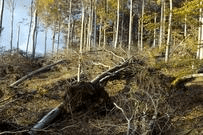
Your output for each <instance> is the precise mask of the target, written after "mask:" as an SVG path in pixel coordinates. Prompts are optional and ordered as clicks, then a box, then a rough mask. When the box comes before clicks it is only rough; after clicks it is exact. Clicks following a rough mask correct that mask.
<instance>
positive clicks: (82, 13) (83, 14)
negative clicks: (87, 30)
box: [80, 2, 84, 53]
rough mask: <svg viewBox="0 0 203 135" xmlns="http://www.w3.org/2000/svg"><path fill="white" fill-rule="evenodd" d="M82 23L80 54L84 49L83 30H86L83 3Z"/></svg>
mask: <svg viewBox="0 0 203 135" xmlns="http://www.w3.org/2000/svg"><path fill="white" fill-rule="evenodd" d="M81 19H82V23H81V30H80V53H82V48H83V29H84V5H83V2H82V18H81Z"/></svg>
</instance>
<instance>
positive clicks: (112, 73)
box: [29, 57, 135, 135]
mask: <svg viewBox="0 0 203 135" xmlns="http://www.w3.org/2000/svg"><path fill="white" fill-rule="evenodd" d="M134 60H135V59H134V57H131V58H129V59H128V60H126V61H125V62H124V63H122V64H120V65H116V66H115V67H113V68H111V69H109V70H107V71H105V72H103V73H101V74H100V75H98V76H97V77H96V78H94V79H93V80H92V81H91V82H79V83H78V84H76V85H73V86H71V87H69V88H68V90H66V93H65V96H64V102H63V103H62V104H60V105H59V106H57V107H56V108H54V109H52V110H51V111H50V112H49V113H48V114H47V115H45V116H44V117H43V118H42V119H41V120H40V121H39V122H38V123H37V124H36V125H34V126H33V127H32V128H31V130H30V132H29V134H31V135H34V134H36V133H37V130H40V129H42V128H44V127H45V126H47V125H48V124H49V123H51V122H52V121H53V120H54V119H55V118H56V117H57V116H58V115H59V114H60V113H61V112H62V111H63V110H66V112H67V113H72V112H74V111H78V110H79V109H81V108H83V109H82V110H99V109H101V110H102V109H104V108H103V107H104V106H106V105H107V104H108V106H109V109H110V108H111V107H112V105H113V103H112V102H111V101H110V98H109V96H108V94H107V93H106V91H105V90H104V87H103V86H104V84H106V83H107V81H108V80H109V79H112V78H113V79H119V78H118V76H120V75H121V72H123V70H124V67H127V66H128V65H129V64H132V63H133V62H134ZM89 99H92V100H89ZM81 101H82V102H81ZM92 103H93V104H92ZM101 110H100V111H101ZM103 111H106V110H103Z"/></svg>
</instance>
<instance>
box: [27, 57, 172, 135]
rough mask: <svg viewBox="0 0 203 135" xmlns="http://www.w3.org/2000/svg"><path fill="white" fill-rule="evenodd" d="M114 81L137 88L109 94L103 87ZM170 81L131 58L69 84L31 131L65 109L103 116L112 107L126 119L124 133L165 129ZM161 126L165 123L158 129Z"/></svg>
mask: <svg viewBox="0 0 203 135" xmlns="http://www.w3.org/2000/svg"><path fill="white" fill-rule="evenodd" d="M114 80H126V86H129V85H134V86H133V87H137V88H136V89H137V90H134V92H132V91H131V92H130V90H128V93H130V94H124V93H125V92H126V91H125V92H124V91H123V92H122V91H121V92H120V94H117V95H115V96H113V97H110V96H109V95H108V93H107V92H106V91H105V89H104V87H105V86H106V85H107V83H108V82H109V81H114ZM173 80H174V78H172V77H167V76H165V75H163V74H162V73H161V72H160V71H159V70H157V69H154V68H151V67H148V66H147V64H146V63H145V61H144V60H141V59H139V58H135V57H131V58H129V59H127V60H126V61H124V62H123V63H121V64H119V65H116V66H115V67H113V68H111V69H109V70H107V71H105V72H103V73H101V74H100V75H98V76H97V77H96V78H94V79H93V80H92V81H90V82H79V83H76V84H73V85H71V86H69V87H68V88H67V89H66V93H65V95H64V101H63V103H61V104H60V105H59V106H58V107H56V108H54V109H53V110H51V111H50V112H49V113H48V114H47V115H45V116H44V117H43V118H42V119H41V120H40V121H39V122H38V123H37V124H36V125H34V126H33V128H32V129H31V130H30V134H36V133H37V131H38V130H40V129H43V128H44V127H46V126H48V125H49V124H50V123H51V122H53V121H54V119H55V118H56V117H58V116H59V115H60V114H62V113H64V112H65V113H66V114H70V115H72V117H74V114H75V113H77V112H82V113H89V114H95V113H96V114H97V115H104V114H107V113H108V112H110V110H112V109H113V108H114V109H115V107H116V108H117V110H121V111H122V113H123V115H124V118H125V119H126V120H127V122H128V128H127V133H133V132H139V133H144V132H146V133H160V132H166V131H168V130H169V127H170V124H169V123H170V119H169V117H168V115H166V114H167V113H165V110H167V107H168V106H167V105H166V104H165V103H166V102H167V101H166V98H165V95H168V94H169V93H170V88H171V82H172V81H173ZM124 89H125V88H124ZM117 98H125V100H124V101H125V102H128V103H125V105H127V108H129V107H130V108H131V111H129V112H125V110H128V109H127V108H126V106H125V105H124V106H123V105H122V104H120V103H119V104H118V105H117V103H116V99H117ZM129 115H130V116H129ZM166 120H167V121H166ZM135 121H137V122H135ZM164 121H165V122H164ZM165 124H168V125H169V126H166V125H165ZM132 125H134V126H132ZM160 125H161V126H163V125H165V126H164V127H162V128H159V127H160ZM135 127H137V128H135ZM132 129H133V130H132Z"/></svg>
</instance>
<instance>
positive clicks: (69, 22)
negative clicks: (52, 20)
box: [66, 0, 72, 49]
mask: <svg viewBox="0 0 203 135" xmlns="http://www.w3.org/2000/svg"><path fill="white" fill-rule="evenodd" d="M69 4H70V7H69V17H68V37H67V39H68V40H67V46H66V48H67V49H68V48H69V46H70V24H71V18H72V0H70V3H69Z"/></svg>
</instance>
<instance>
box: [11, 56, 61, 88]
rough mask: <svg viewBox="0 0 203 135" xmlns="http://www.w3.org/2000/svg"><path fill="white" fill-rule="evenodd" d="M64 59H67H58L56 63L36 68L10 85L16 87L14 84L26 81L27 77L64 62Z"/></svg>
mask: <svg viewBox="0 0 203 135" xmlns="http://www.w3.org/2000/svg"><path fill="white" fill-rule="evenodd" d="M64 61H65V60H59V61H57V62H55V63H53V64H50V65H47V66H45V67H41V68H39V69H37V70H35V71H33V72H31V73H29V74H28V75H25V76H23V77H22V78H20V79H19V80H17V81H16V82H14V83H12V84H11V85H10V87H14V86H16V85H18V84H20V83H21V82H23V81H25V80H26V79H28V78H30V77H32V76H33V75H35V74H37V73H39V72H42V71H44V70H47V69H49V68H51V67H52V66H55V65H57V64H59V63H62V62H64Z"/></svg>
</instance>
